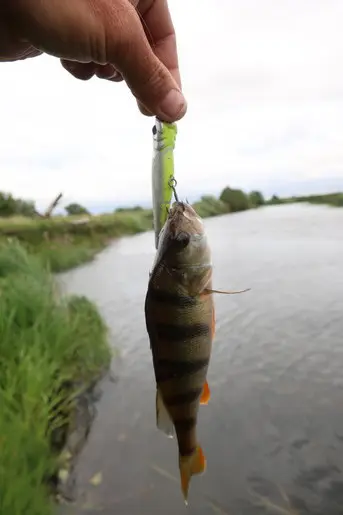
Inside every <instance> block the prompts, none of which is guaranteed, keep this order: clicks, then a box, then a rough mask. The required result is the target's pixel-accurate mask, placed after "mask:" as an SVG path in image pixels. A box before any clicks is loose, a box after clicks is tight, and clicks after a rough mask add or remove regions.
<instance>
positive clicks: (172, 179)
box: [168, 176, 179, 202]
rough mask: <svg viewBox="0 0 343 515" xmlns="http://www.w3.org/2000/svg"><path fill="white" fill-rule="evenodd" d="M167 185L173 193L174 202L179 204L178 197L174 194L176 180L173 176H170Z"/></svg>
mask: <svg viewBox="0 0 343 515" xmlns="http://www.w3.org/2000/svg"><path fill="white" fill-rule="evenodd" d="M168 185H169V187H170V188H171V189H172V190H173V193H174V197H175V200H176V202H179V197H178V194H177V193H176V189H175V188H176V186H177V180H176V179H175V177H174V176H172V177H171V178H170V179H169V182H168Z"/></svg>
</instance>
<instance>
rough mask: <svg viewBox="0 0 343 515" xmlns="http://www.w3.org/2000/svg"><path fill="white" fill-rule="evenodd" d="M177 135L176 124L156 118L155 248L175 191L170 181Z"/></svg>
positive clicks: (154, 174)
mask: <svg viewBox="0 0 343 515" xmlns="http://www.w3.org/2000/svg"><path fill="white" fill-rule="evenodd" d="M176 134H177V127H176V124H175V123H166V122H161V121H160V120H158V119H157V118H156V121H155V125H154V128H153V137H154V153H153V161H152V203H153V218H154V230H155V247H156V249H157V247H158V239H159V234H160V231H161V229H162V227H163V226H164V224H165V222H166V220H167V216H168V208H169V206H170V203H171V199H172V194H173V190H172V187H171V185H170V181H171V180H172V179H173V176H174V147H175V139H176Z"/></svg>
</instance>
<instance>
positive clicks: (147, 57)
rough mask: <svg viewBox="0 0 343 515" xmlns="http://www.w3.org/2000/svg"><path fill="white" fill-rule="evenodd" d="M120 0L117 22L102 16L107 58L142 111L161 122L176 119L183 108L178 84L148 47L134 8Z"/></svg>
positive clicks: (184, 104)
mask: <svg viewBox="0 0 343 515" xmlns="http://www.w3.org/2000/svg"><path fill="white" fill-rule="evenodd" d="M121 1H122V7H123V9H122V12H121V16H120V23H116V24H115V26H114V21H115V20H113V19H112V20H110V19H109V17H107V18H106V20H107V22H109V23H108V25H107V27H106V29H107V30H106V36H107V52H108V54H107V59H108V61H109V62H110V63H112V64H113V65H114V66H115V68H116V69H117V70H118V71H119V72H120V73H121V75H122V76H123V77H124V80H125V81H126V83H127V84H128V86H129V87H130V89H131V91H132V92H133V94H134V95H135V96H136V98H137V100H138V101H139V102H140V103H141V104H142V105H143V106H144V108H145V109H146V110H148V111H150V112H151V113H153V114H154V115H156V116H158V117H159V118H161V119H162V120H165V121H170V122H173V121H176V120H179V119H180V118H182V117H183V116H184V114H185V112H186V109H187V104H186V100H185V98H184V97H183V95H182V93H181V91H180V87H179V85H178V83H177V81H176V80H175V79H174V78H173V76H172V74H171V73H170V71H169V70H168V68H167V67H166V66H165V64H164V63H162V61H160V59H159V58H158V57H157V56H156V54H155V53H154V51H153V50H152V48H151V46H150V44H149V41H148V39H147V37H146V34H145V32H144V29H143V27H142V24H141V21H140V18H139V15H138V14H137V12H136V10H135V8H134V7H133V6H132V5H131V4H129V2H128V0H121ZM111 21H112V23H111Z"/></svg>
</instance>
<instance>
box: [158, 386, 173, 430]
mask: <svg viewBox="0 0 343 515" xmlns="http://www.w3.org/2000/svg"><path fill="white" fill-rule="evenodd" d="M156 426H157V427H158V429H159V430H160V431H162V432H163V433H165V434H166V435H167V436H168V437H169V438H173V437H174V424H173V421H172V419H171V418H170V415H169V413H168V410H167V408H166V407H165V404H164V402H163V399H162V395H161V392H160V391H159V389H158V388H157V389H156Z"/></svg>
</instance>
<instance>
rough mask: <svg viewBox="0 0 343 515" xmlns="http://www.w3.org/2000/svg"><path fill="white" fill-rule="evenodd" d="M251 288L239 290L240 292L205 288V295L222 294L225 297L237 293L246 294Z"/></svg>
mask: <svg viewBox="0 0 343 515" xmlns="http://www.w3.org/2000/svg"><path fill="white" fill-rule="evenodd" d="M250 290H251V288H246V289H245V290H239V291H222V290H212V288H205V289H204V293H205V294H207V295H208V294H210V293H221V294H223V295H236V294H237V293H245V292H246V291H250Z"/></svg>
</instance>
